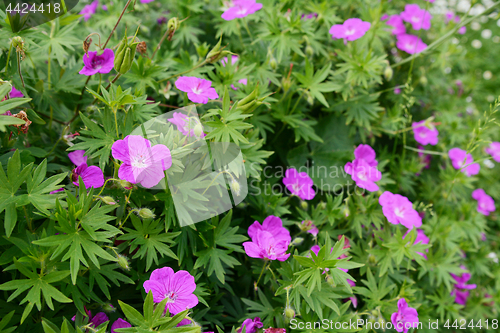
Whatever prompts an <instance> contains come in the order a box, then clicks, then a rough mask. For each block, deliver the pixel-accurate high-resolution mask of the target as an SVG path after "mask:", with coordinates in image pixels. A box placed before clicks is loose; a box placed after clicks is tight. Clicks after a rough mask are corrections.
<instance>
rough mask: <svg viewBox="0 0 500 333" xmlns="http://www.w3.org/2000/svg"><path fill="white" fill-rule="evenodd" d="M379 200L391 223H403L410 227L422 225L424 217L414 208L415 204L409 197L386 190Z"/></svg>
mask: <svg viewBox="0 0 500 333" xmlns="http://www.w3.org/2000/svg"><path fill="white" fill-rule="evenodd" d="M378 202H379V203H380V205H381V206H382V212H383V213H384V216H385V217H386V218H387V221H389V222H390V223H392V224H398V223H401V224H402V225H404V226H405V227H407V228H408V229H412V228H413V227H416V228H418V227H420V226H421V225H422V218H421V217H420V215H419V214H418V212H417V211H416V210H415V209H413V205H412V203H411V202H410V200H408V198H407V197H404V196H402V195H399V194H393V193H391V192H388V191H385V192H384V193H382V195H381V196H380V198H379V200H378Z"/></svg>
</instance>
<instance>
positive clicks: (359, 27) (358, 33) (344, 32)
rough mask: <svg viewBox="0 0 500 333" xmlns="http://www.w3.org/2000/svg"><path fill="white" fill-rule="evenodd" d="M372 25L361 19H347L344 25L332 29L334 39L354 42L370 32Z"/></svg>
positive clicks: (337, 25) (336, 25)
mask: <svg viewBox="0 0 500 333" xmlns="http://www.w3.org/2000/svg"><path fill="white" fill-rule="evenodd" d="M370 27H371V23H369V22H364V21H362V20H361V19H359V18H350V19H347V20H346V21H345V22H344V23H343V24H335V25H334V26H332V27H331V28H330V31H329V32H330V34H331V35H332V38H334V39H335V38H337V39H341V38H343V39H344V40H345V41H353V40H356V39H358V38H361V37H363V36H364V35H365V34H366V32H367V31H368V30H370Z"/></svg>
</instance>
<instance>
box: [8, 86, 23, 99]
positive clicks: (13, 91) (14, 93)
mask: <svg viewBox="0 0 500 333" xmlns="http://www.w3.org/2000/svg"><path fill="white" fill-rule="evenodd" d="M9 97H10V98H23V97H24V95H23V93H22V92H20V91H19V90H17V89H16V88H15V87H14V86H12V89H11V90H10V93H9Z"/></svg>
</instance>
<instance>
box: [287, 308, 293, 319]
mask: <svg viewBox="0 0 500 333" xmlns="http://www.w3.org/2000/svg"><path fill="white" fill-rule="evenodd" d="M285 317H287V318H288V319H292V318H295V311H293V309H292V308H290V307H287V308H286V309H285Z"/></svg>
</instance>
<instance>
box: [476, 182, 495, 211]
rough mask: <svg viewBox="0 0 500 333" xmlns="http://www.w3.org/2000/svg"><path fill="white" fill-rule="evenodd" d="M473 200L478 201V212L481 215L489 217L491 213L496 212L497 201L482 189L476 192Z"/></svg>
mask: <svg viewBox="0 0 500 333" xmlns="http://www.w3.org/2000/svg"><path fill="white" fill-rule="evenodd" d="M472 198H473V199H476V200H477V211H478V212H479V213H481V214H483V215H486V216H488V215H490V212H494V211H495V201H494V200H493V198H492V197H490V196H489V195H488V194H486V193H485V192H484V190H483V189H482V188H478V189H477V190H474V191H473V192H472Z"/></svg>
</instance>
